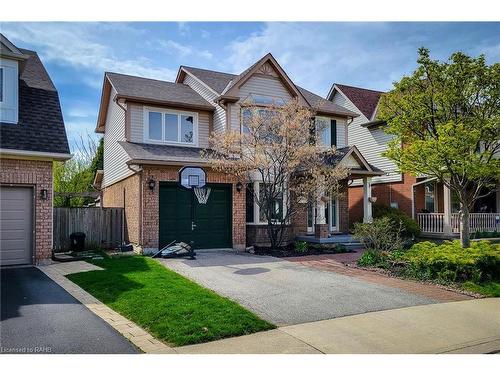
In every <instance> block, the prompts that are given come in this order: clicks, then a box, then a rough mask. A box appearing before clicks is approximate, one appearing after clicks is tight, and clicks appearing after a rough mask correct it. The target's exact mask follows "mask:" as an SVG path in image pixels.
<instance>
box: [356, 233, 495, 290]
mask: <svg viewBox="0 0 500 375" xmlns="http://www.w3.org/2000/svg"><path fill="white" fill-rule="evenodd" d="M358 266H362V267H376V268H379V269H383V270H386V271H387V272H389V273H390V274H392V275H394V276H398V277H404V278H411V279H417V280H423V281H431V282H435V283H439V284H444V285H450V286H452V287H458V288H461V289H465V290H468V291H471V292H474V293H479V294H481V295H484V296H488V297H500V245H498V244H492V243H489V242H488V241H478V242H472V243H471V246H470V248H466V249H464V248H462V247H461V245H460V242H459V241H445V242H443V243H442V244H436V243H433V242H428V241H426V242H420V243H417V244H415V245H413V246H412V247H411V248H410V249H409V250H395V251H376V250H373V249H372V250H369V251H366V252H365V253H364V254H363V255H362V257H361V258H360V259H359V260H358Z"/></svg>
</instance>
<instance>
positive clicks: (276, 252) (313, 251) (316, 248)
mask: <svg viewBox="0 0 500 375" xmlns="http://www.w3.org/2000/svg"><path fill="white" fill-rule="evenodd" d="M253 251H254V253H255V254H257V255H270V256H273V257H277V258H286V257H299V256H306V255H320V254H341V253H349V252H351V250H349V249H347V248H346V247H345V246H343V245H342V244H315V243H307V242H302V241H298V242H295V243H291V244H289V245H288V246H282V247H279V248H271V247H264V246H254V250H253Z"/></svg>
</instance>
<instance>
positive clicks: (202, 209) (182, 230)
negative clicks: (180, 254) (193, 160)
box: [159, 182, 232, 249]
mask: <svg viewBox="0 0 500 375" xmlns="http://www.w3.org/2000/svg"><path fill="white" fill-rule="evenodd" d="M207 187H210V188H211V189H212V191H211V192H210V197H209V198H208V202H207V203H206V204H200V203H198V199H197V198H196V196H195V195H194V192H193V191H192V190H190V189H186V188H184V187H182V186H180V185H179V184H178V183H171V182H160V239H159V240H160V248H161V247H163V246H165V245H167V244H168V243H170V242H172V241H174V240H175V241H178V242H179V241H183V242H186V243H188V244H189V243H191V242H193V247H194V248H195V249H200V248H202V249H213V248H227V247H232V218H231V204H232V203H231V185H227V184H207Z"/></svg>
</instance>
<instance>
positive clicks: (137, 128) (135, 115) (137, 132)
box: [127, 103, 144, 143]
mask: <svg viewBox="0 0 500 375" xmlns="http://www.w3.org/2000/svg"><path fill="white" fill-rule="evenodd" d="M127 110H129V111H130V142H136V143H141V142H143V141H144V124H143V118H144V112H143V106H142V105H141V104H135V103H131V104H129V105H127Z"/></svg>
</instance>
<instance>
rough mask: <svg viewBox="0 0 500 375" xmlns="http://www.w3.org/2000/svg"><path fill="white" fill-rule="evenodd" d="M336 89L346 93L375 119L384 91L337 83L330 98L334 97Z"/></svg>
mask: <svg viewBox="0 0 500 375" xmlns="http://www.w3.org/2000/svg"><path fill="white" fill-rule="evenodd" d="M335 89H338V90H339V91H340V92H341V93H342V94H344V95H345V96H346V97H347V98H348V99H349V100H350V101H351V102H352V103H353V104H354V105H355V106H356V107H357V108H358V109H359V111H360V112H361V113H362V114H363V115H365V117H366V118H367V119H368V120H369V121H371V120H373V119H374V116H375V114H376V109H377V105H378V102H379V100H380V97H381V96H382V94H383V92H382V91H376V90H369V89H364V88H361V87H355V86H348V85H341V84H338V83H335V84H334V85H333V86H332V89H331V90H330V94H329V95H328V99H329V100H332V99H333V94H334V91H335Z"/></svg>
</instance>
